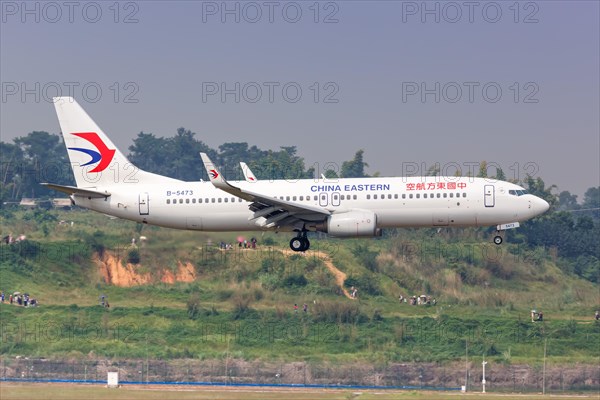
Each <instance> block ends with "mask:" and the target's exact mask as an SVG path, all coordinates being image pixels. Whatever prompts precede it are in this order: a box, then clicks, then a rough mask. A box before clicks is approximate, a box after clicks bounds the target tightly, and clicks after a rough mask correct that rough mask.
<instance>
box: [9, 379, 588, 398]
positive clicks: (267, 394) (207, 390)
mask: <svg viewBox="0 0 600 400" xmlns="http://www.w3.org/2000/svg"><path fill="white" fill-rule="evenodd" d="M552 397H553V398H559V399H563V400H571V399H586V398H597V394H593V393H592V394H587V395H586V394H580V395H553V396H552ZM0 398H2V399H3V400H12V399H14V400H20V399H29V400H38V399H39V400H53V399H60V400H70V399H73V400H79V399H83V398H87V399H94V400H102V399H107V400H108V399H110V400H119V399H127V400H135V399H144V400H147V399H166V398H168V399H178V400H179V399H180V400H186V399H240V398H244V399H281V398H286V399H311V400H313V399H324V400H325V399H327V400H330V399H331V400H335V399H344V400H348V399H359V400H370V399H381V400H386V399H403V398H407V399H431V400H453V399H458V398H467V399H472V400H477V399H488V400H489V399H497V400H514V399H519V400H541V399H546V398H548V396H543V395H541V394H525V395H524V394H514V395H510V394H494V393H486V394H479V393H467V394H461V393H454V392H453V393H445V392H442V393H439V392H427V391H423V392H416V391H391V390H390V391H387V390H386V391H382V390H362V389H361V390H333V389H326V390H325V389H271V388H265V389H262V388H244V387H235V388H215V387H209V386H204V387H189V386H178V387H170V388H163V387H157V386H149V387H137V386H124V387H121V388H118V389H108V388H105V387H102V386H99V385H63V384H20V383H19V384H15V383H2V385H0Z"/></svg>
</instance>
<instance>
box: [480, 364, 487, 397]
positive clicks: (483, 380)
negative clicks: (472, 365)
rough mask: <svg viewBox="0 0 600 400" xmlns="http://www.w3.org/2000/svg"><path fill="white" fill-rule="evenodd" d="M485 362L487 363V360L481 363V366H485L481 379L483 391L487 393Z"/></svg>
mask: <svg viewBox="0 0 600 400" xmlns="http://www.w3.org/2000/svg"><path fill="white" fill-rule="evenodd" d="M485 364H487V361H483V362H482V363H481V366H482V367H483V379H482V380H481V384H482V385H483V390H482V392H481V393H485Z"/></svg>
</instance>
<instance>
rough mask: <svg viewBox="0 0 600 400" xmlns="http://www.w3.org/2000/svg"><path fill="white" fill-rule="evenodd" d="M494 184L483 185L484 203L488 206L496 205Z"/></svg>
mask: <svg viewBox="0 0 600 400" xmlns="http://www.w3.org/2000/svg"><path fill="white" fill-rule="evenodd" d="M494 189H495V188H494V185H485V186H484V187H483V204H484V205H485V206H486V207H494V205H496V196H495V190H494Z"/></svg>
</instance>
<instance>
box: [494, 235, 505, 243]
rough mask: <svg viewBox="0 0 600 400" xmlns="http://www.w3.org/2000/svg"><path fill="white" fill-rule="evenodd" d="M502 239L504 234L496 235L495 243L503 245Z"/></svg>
mask: <svg viewBox="0 0 600 400" xmlns="http://www.w3.org/2000/svg"><path fill="white" fill-rule="evenodd" d="M502 241H503V239H502V236H494V244H497V245H501V244H502Z"/></svg>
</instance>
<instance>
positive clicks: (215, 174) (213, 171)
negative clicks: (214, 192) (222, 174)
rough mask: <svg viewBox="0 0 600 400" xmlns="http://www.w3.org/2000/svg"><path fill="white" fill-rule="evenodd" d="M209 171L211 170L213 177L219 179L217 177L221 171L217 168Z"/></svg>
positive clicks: (211, 176)
mask: <svg viewBox="0 0 600 400" xmlns="http://www.w3.org/2000/svg"><path fill="white" fill-rule="evenodd" d="M209 172H210V178H211V179H217V177H218V176H219V173H218V172H217V170H216V169H211V170H210V171H209Z"/></svg>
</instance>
